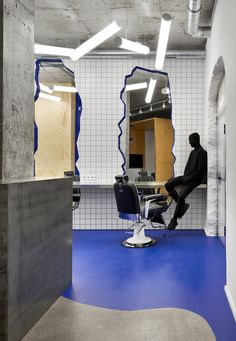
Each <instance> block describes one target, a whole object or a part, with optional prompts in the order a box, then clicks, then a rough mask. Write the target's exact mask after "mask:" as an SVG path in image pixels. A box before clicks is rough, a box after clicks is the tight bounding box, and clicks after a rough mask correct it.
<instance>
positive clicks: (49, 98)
mask: <svg viewBox="0 0 236 341" xmlns="http://www.w3.org/2000/svg"><path fill="white" fill-rule="evenodd" d="M39 97H41V98H44V99H48V100H49V101H53V102H61V97H58V96H53V95H49V94H45V93H44V92H40V93H39Z"/></svg>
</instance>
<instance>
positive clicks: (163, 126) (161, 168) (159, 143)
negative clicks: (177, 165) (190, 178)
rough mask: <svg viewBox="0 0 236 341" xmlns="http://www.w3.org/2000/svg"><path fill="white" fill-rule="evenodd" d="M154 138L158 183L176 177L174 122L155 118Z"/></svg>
mask: <svg viewBox="0 0 236 341" xmlns="http://www.w3.org/2000/svg"><path fill="white" fill-rule="evenodd" d="M154 132H155V134H154V136H155V152H156V171H155V173H156V181H165V180H168V179H170V178H172V177H173V175H174V155H173V154H172V148H173V144H174V129H173V125H172V121H171V120H168V119H164V118H154Z"/></svg>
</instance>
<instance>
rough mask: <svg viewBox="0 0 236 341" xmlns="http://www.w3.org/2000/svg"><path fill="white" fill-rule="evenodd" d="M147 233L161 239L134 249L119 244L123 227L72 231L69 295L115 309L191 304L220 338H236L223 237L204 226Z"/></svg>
mask: <svg viewBox="0 0 236 341" xmlns="http://www.w3.org/2000/svg"><path fill="white" fill-rule="evenodd" d="M146 234H147V235H148V236H151V237H153V238H155V239H157V240H158V242H157V244H156V245H154V246H152V247H150V248H146V249H129V248H125V247H122V246H121V245H120V242H121V241H122V240H124V239H126V238H127V237H129V235H128V234H126V233H124V231H104V230H100V231H79V230H77V231H73V284H72V286H70V287H69V288H68V289H67V290H66V291H65V293H64V297H66V298H69V299H71V300H74V301H77V302H80V303H85V304H90V305H94V306H99V307H106V308H111V309H124V310H138V309H151V308H166V307H176V308H181V309H188V310H191V311H193V312H195V313H197V314H199V315H201V316H202V317H203V318H205V319H206V320H207V321H208V323H209V324H210V326H211V328H212V329H213V331H214V333H215V335H216V338H217V341H235V340H236V324H235V321H234V318H233V315H232V313H231V310H230V307H229V304H228V301H227V299H226V295H225V292H224V285H225V282H226V279H225V273H226V269H225V249H224V247H223V246H222V244H221V242H220V240H219V239H218V238H212V237H206V236H205V234H204V232H203V231H186V230H177V231H167V232H165V234H166V237H164V236H163V234H164V233H163V232H162V231H156V230H152V231H148V232H147V233H146Z"/></svg>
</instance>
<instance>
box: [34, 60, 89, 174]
mask: <svg viewBox="0 0 236 341" xmlns="http://www.w3.org/2000/svg"><path fill="white" fill-rule="evenodd" d="M35 82H36V96H35V100H36V101H35V175H36V176H40V177H57V176H64V172H65V171H74V172H75V173H76V174H77V175H79V171H78V168H77V167H76V162H77V160H78V150H77V140H78V135H79V126H80V115H81V111H82V103H81V99H80V96H79V94H78V93H77V89H76V87H75V81H74V74H73V72H72V71H70V70H69V69H68V68H67V67H65V65H64V64H63V62H62V61H61V60H46V59H42V60H37V61H36V75H35Z"/></svg>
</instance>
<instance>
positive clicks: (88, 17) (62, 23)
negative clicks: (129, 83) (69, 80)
mask: <svg viewBox="0 0 236 341" xmlns="http://www.w3.org/2000/svg"><path fill="white" fill-rule="evenodd" d="M187 5H188V0H127V1H124V0H54V1H53V0H36V18H35V42H37V43H40V44H48V45H55V46H63V47H72V48H75V47H78V46H79V45H80V44H81V43H82V42H84V41H85V40H87V39H88V38H90V37H91V36H93V35H94V34H95V33H97V32H98V31H100V30H101V29H102V28H104V27H105V26H107V25H108V24H109V23H111V22H112V21H113V20H116V21H117V23H118V25H120V26H121V27H122V31H120V32H119V35H120V36H123V37H127V38H128V39H131V40H133V41H139V42H141V43H144V44H146V45H147V46H149V47H150V48H151V50H155V49H156V47H157V40H158V34H159V29H160V17H161V15H162V14H163V13H169V14H170V15H171V16H172V17H173V22H172V27H171V32H170V38H169V43H168V50H196V49H201V50H204V49H205V44H206V39H198V38H193V37H191V36H189V35H188V34H187V21H188V10H187ZM213 5H214V0H202V10H201V15H200V23H199V24H200V25H204V26H210V20H211V13H212V9H213ZM114 48H115V45H114V39H113V38H111V39H109V40H108V41H106V42H105V43H103V44H102V45H101V46H100V49H114Z"/></svg>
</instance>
